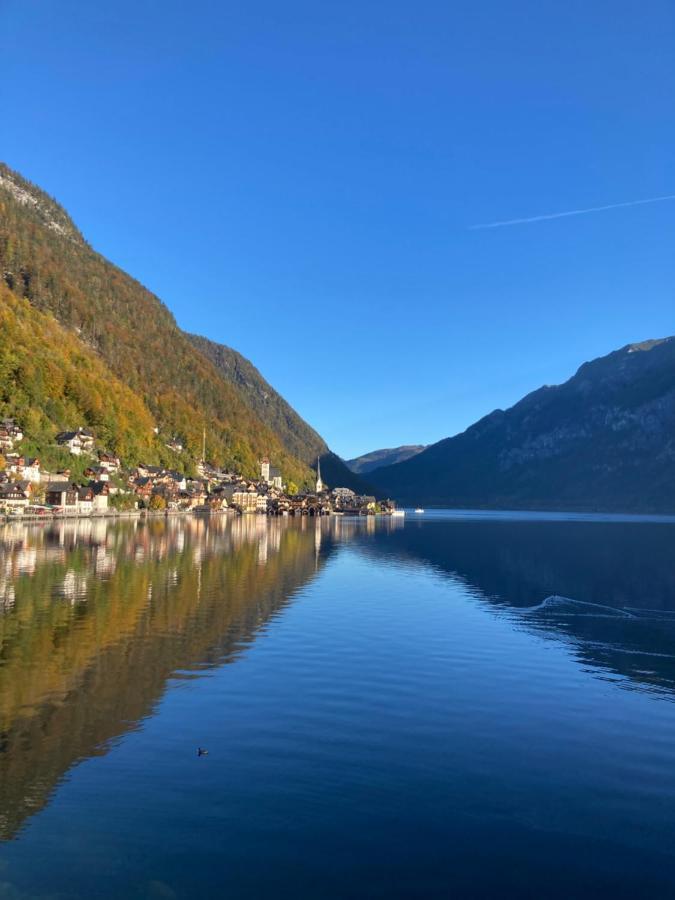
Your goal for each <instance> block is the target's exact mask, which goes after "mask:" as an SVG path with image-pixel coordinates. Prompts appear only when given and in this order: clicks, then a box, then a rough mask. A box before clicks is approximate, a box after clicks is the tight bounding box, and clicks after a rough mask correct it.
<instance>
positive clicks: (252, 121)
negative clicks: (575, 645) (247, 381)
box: [0, 0, 675, 456]
mask: <svg viewBox="0 0 675 900" xmlns="http://www.w3.org/2000/svg"><path fill="white" fill-rule="evenodd" d="M674 47H675V7H674V6H673V4H672V2H670V0H647V2H640V3H638V2H623V0H595V2H588V0H583V2H575V0H572V2H569V0H568V2H565V3H561V2H560V0H536V2H535V0H529V2H517V0H515V2H503V0H490V2H488V0H466V2H447V0H442V2H434V0H428V2H415V3H413V2H397V0H386V2H385V0H383V2H369V0H358V2H349V0H347V2H344V0H343V2H340V3H330V2H329V3H317V2H316V0H312V2H309V0H307V2H305V0H303V2H298V0H284V2H255V0H253V2H246V3H236V4H235V3H229V2H215V0H214V2H206V0H192V2H177V0H162V2H159V0H158V2H149V0H133V2H130V0H116V2H114V3H93V2H85V0H79V2H72V0H71V2H69V0H0V59H1V60H2V62H1V67H2V75H1V77H0V101H1V104H2V124H1V125H0V134H1V137H2V149H1V151H0V156H1V157H2V158H3V159H4V160H5V161H6V162H7V163H8V164H9V165H11V166H13V167H14V168H16V169H18V170H19V171H20V172H22V174H24V175H25V176H27V177H28V178H30V179H31V180H33V181H35V182H37V183H38V184H40V185H41V186H42V187H44V188H45V189H46V190H47V191H49V192H50V193H51V194H53V195H54V196H55V197H56V198H57V199H58V200H60V201H61V202H62V203H63V204H64V205H65V206H66V208H67V209H68V210H69V211H70V213H71V214H72V215H73V217H74V219H75V221H76V222H77V224H78V225H79V226H80V228H81V229H82V230H83V232H84V233H85V235H86V236H87V238H88V239H89V240H90V242H91V243H92V244H93V245H94V247H96V249H98V250H99V251H101V252H102V253H104V254H105V255H106V256H108V257H109V258H110V259H112V260H113V261H114V262H116V263H118V264H119V265H120V266H122V267H123V268H124V269H126V270H127V271H129V272H130V273H132V274H133V275H135V276H136V277H137V278H138V279H139V280H140V281H142V282H143V283H144V284H146V285H147V286H148V287H149V288H151V289H152V290H153V291H155V292H156V293H157V294H158V295H159V296H160V297H161V298H162V299H163V300H164V301H165V302H166V303H167V304H168V306H169V307H170V308H171V310H172V311H173V312H174V314H175V316H176V318H177V319H178V322H179V324H180V325H181V326H183V327H184V328H187V329H190V330H193V331H197V332H200V333H202V334H206V335H208V336H209V337H211V338H214V339H216V340H219V341H222V342H224V343H227V344H229V345H231V346H233V347H235V348H237V349H238V350H240V351H241V352H242V353H244V354H245V355H246V356H248V357H249V358H250V359H251V360H252V361H253V362H254V363H255V364H256V365H257V366H258V367H259V368H260V370H261V371H262V373H263V374H264V375H265V376H266V377H267V378H268V379H269V381H270V382H271V383H272V384H273V385H274V386H275V387H276V388H277V389H278V390H280V391H281V393H282V394H284V395H285V396H286V397H287V398H288V400H289V401H290V402H291V403H292V404H293V405H294V406H295V407H296V408H297V409H298V410H299V412H300V413H301V414H302V415H303V416H305V418H307V419H308V421H310V422H311V423H312V424H313V425H314V426H315V427H316V428H317V429H318V430H319V431H320V432H321V433H322V434H323V435H324V436H325V437H326V439H327V440H328V442H329V444H330V445H331V446H332V447H333V448H334V449H335V450H336V451H338V452H339V453H341V454H343V455H345V456H350V455H354V454H357V453H360V452H364V451H367V450H370V449H373V448H375V447H381V446H392V445H396V444H402V443H411V442H425V443H426V442H431V441H435V440H438V439H439V438H442V437H445V436H447V435H450V434H453V433H455V432H457V431H460V430H462V429H463V428H465V427H466V426H467V425H469V424H470V423H471V422H473V421H474V420H475V419H477V418H478V417H480V416H481V415H483V414H485V413H487V412H489V411H490V410H491V409H493V408H495V407H498V406H501V407H504V406H507V405H510V404H511V403H513V402H515V401H516V400H517V399H519V397H520V396H522V395H523V394H524V393H526V392H527V391H529V390H531V389H534V388H536V387H538V386H539V385H540V384H542V383H554V382H558V381H561V380H564V379H565V378H567V377H569V375H571V374H572V372H573V371H574V370H575V369H576V368H577V366H578V365H579V364H580V363H581V362H583V361H584V360H586V359H589V358H592V357H594V356H598V355H600V354H603V353H605V352H608V351H610V350H612V349H615V348H616V347H619V346H621V345H623V344H625V343H628V342H631V341H635V340H641V339H644V338H648V337H658V336H664V335H667V334H672V333H675V297H674V296H673V293H674V292H673V286H674V285H675V252H674V250H675V243H674V238H675V202H673V201H666V202H662V203H655V204H651V205H644V206H636V207H627V208H621V209H615V210H609V211H606V212H599V213H592V214H588V215H581V216H574V217H568V218H560V219H553V220H546V221H541V222H537V223H532V224H526V225H515V226H509V227H503V228H495V229H484V230H480V229H479V230H471V228H470V226H472V225H476V224H480V223H487V222H493V221H499V220H504V219H513V218H518V217H526V216H534V215H537V214H546V213H553V212H559V211H566V210H570V209H577V208H580V207H592V206H600V205H604V204H612V203H620V202H623V201H628V200H637V199H643V198H649V197H655V196H659V195H663V194H673V193H675V166H674V165H673V163H674V160H675V154H674V149H675V140H674V139H675V116H674V115H673V98H674V97H675V53H674V52H673V48H674Z"/></svg>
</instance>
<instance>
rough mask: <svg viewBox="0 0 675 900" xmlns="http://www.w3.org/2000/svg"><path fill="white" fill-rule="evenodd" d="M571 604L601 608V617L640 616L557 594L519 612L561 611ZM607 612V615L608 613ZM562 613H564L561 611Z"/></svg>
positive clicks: (623, 617) (578, 614)
mask: <svg viewBox="0 0 675 900" xmlns="http://www.w3.org/2000/svg"><path fill="white" fill-rule="evenodd" d="M566 606H571V607H574V608H575V609H589V610H596V609H597V610H601V611H602V613H603V614H604V615H603V618H618V619H638V618H642V617H641V616H636V615H635V613H633V612H632V611H630V610H627V609H617V608H616V607H615V606H606V605H605V604H603V603H589V602H588V601H586V600H573V599H572V598H571V597H562V596H560V595H559V594H552V595H551V596H550V597H546V598H545V599H544V600H542V601H541V603H538V604H537V605H536V606H529V607H527V608H526V609H522V610H521V613H522V614H523V615H526V616H528V615H531V614H532V613H537V612H542V611H549V610H556V611H558V612H561V611H562V610H563V609H564V607H566ZM608 613H609V615H608ZM563 614H564V613H563ZM567 615H573V616H598V614H597V613H593V612H587V613H584V612H570V613H568V614H567Z"/></svg>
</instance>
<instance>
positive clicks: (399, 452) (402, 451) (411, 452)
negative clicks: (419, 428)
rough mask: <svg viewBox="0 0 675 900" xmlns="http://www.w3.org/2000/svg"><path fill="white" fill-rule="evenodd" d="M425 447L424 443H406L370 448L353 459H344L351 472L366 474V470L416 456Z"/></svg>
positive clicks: (369, 470)
mask: <svg viewBox="0 0 675 900" xmlns="http://www.w3.org/2000/svg"><path fill="white" fill-rule="evenodd" d="M425 449H426V445H425V444H406V445H404V446H403V447H390V448H388V449H385V450H371V451H370V453H364V454H362V455H361V456H356V457H354V459H348V460H346V463H347V465H348V466H349V468H350V469H351V470H352V472H357V473H359V474H360V475H366V474H367V473H368V472H374V471H375V469H381V468H382V466H394V465H396V463H400V462H405V461H406V459H411V458H412V457H413V456H417V454H418V453H421V452H422V450H425Z"/></svg>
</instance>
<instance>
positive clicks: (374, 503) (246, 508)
mask: <svg viewBox="0 0 675 900" xmlns="http://www.w3.org/2000/svg"><path fill="white" fill-rule="evenodd" d="M24 442H25V434H24V431H23V426H22V425H21V424H20V423H18V422H16V421H15V420H14V419H11V418H9V419H8V418H6V419H3V420H1V421H0V519H2V518H5V519H9V518H13V517H16V518H21V519H22V520H30V519H48V518H62V517H68V518H73V517H78V518H82V517H89V516H128V515H135V514H140V515H151V514H158V513H164V514H167V515H168V514H177V513H188V512H198V513H220V512H225V511H229V512H235V513H238V514H248V513H256V514H259V515H267V516H325V515H330V514H331V513H337V514H340V515H345V514H347V515H397V514H400V513H399V511H398V510H397V509H396V504H395V503H394V502H393V501H392V500H388V499H387V500H382V499H377V498H376V497H374V496H372V495H370V494H359V493H357V492H356V491H354V490H352V489H351V488H349V487H347V486H339V485H338V486H329V485H327V484H325V483H324V481H323V479H322V477H321V460H320V459H319V458H317V460H316V474H315V477H314V484H313V485H311V486H308V485H306V486H305V488H304V489H301V488H299V487H298V486H297V485H296V484H294V483H293V482H292V481H290V480H288V479H286V478H285V477H284V473H283V472H282V471H281V470H280V469H278V468H277V467H276V466H274V465H272V462H271V461H270V459H269V458H268V457H263V458H262V459H261V460H260V462H259V474H258V476H257V477H256V478H250V477H249V478H247V477H245V476H244V475H243V474H242V473H241V472H239V471H233V470H230V469H227V468H223V467H219V466H216V465H213V464H212V463H209V462H207V461H206V459H205V456H206V444H205V442H206V431H205V432H204V446H203V450H202V458H201V460H199V462H197V464H196V465H195V466H193V465H192V464H191V463H190V460H189V459H187V458H185V457H183V456H182V454H183V451H184V447H183V444H182V443H181V442H180V441H179V440H178V439H172V440H171V441H170V442H169V443H168V444H167V445H166V449H167V450H169V451H171V453H172V454H173V455H174V459H175V460H176V462H177V463H180V461H181V460H182V461H183V463H184V466H185V468H189V469H192V468H194V471H185V469H180V470H179V469H177V468H174V467H171V466H166V465H154V464H150V463H142V462H141V463H137V464H129V463H128V462H123V461H122V460H121V459H120V458H119V456H117V455H116V454H115V453H114V452H111V451H110V450H107V449H104V448H103V447H101V445H100V442H99V441H97V439H96V436H95V435H94V434H93V432H91V431H89V430H88V429H85V428H82V427H80V428H78V429H77V430H76V431H64V432H61V433H60V434H57V435H56V438H55V443H54V445H53V447H52V446H49V447H48V454H49V455H51V456H52V457H54V458H59V451H60V458H61V461H62V462H63V460H66V465H65V466H62V467H61V468H58V469H57V470H56V471H49V470H47V469H46V468H45V466H44V464H43V461H42V460H41V459H40V457H38V456H31V455H29V454H28V453H27V452H25V450H24V449H23V445H24ZM54 451H57V452H56V455H55V454H54ZM71 466H72V467H73V468H72V469H71Z"/></svg>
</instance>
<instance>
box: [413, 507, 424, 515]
mask: <svg viewBox="0 0 675 900" xmlns="http://www.w3.org/2000/svg"><path fill="white" fill-rule="evenodd" d="M415 512H416V513H423V512H424V510H423V509H420V507H419V506H418V507H417V509H416V510H415Z"/></svg>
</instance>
